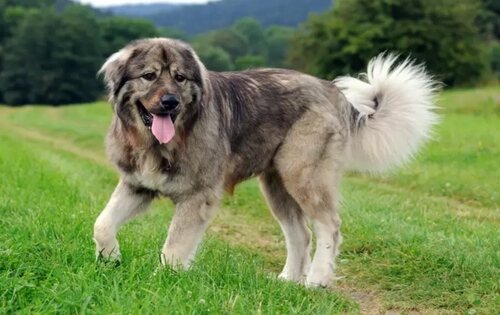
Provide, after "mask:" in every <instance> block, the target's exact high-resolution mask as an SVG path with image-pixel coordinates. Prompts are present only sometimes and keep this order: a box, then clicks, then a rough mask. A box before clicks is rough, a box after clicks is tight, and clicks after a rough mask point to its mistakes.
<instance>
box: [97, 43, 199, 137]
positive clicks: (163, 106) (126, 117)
mask: <svg viewBox="0 0 500 315" xmlns="http://www.w3.org/2000/svg"><path fill="white" fill-rule="evenodd" d="M99 73H102V74H104V81H105V83H106V85H107V87H108V92H109V98H110V100H111V102H112V103H113V108H114V111H115V113H116V114H117V115H118V117H119V119H121V120H122V121H124V122H125V123H126V124H142V125H143V126H144V127H146V128H148V129H151V132H152V133H153V134H154V136H155V137H156V139H158V141H159V142H160V143H167V142H169V141H170V140H171V139H172V138H173V137H174V135H175V125H174V123H175V122H176V119H181V118H182V117H183V116H185V115H187V113H189V112H190V111H191V112H192V111H195V110H196V106H198V105H199V102H200V101H201V99H202V95H203V90H204V88H205V87H206V69H205V67H204V66H203V64H202V63H201V62H200V60H199V58H198V57H197V55H196V54H195V52H194V51H193V49H192V48H191V47H190V46H189V45H188V44H186V43H184V42H181V41H178V40H173V39H168V38H152V39H142V40H138V41H134V42H132V43H130V44H129V45H127V46H126V47H124V48H123V49H121V50H120V51H118V52H117V53H115V54H113V55H112V56H111V57H109V58H108V60H107V61H106V62H105V63H104V65H103V66H102V68H101V70H99Z"/></svg>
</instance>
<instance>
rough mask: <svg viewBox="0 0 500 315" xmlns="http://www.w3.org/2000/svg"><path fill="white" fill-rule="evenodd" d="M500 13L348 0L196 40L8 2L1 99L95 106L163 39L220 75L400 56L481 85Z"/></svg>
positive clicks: (0, 2) (1, 39) (495, 63)
mask: <svg viewBox="0 0 500 315" xmlns="http://www.w3.org/2000/svg"><path fill="white" fill-rule="evenodd" d="M290 2H291V3H293V1H290ZM499 12H500V6H499V5H498V4H497V1H493V0H491V1H490V0H461V1H460V2H457V1H455V0H440V1H435V0H410V1H408V0H338V1H335V6H333V7H332V8H331V9H329V10H327V11H325V12H323V13H320V14H315V15H311V16H310V17H309V18H308V19H307V21H305V23H303V24H302V25H301V26H300V27H298V28H292V27H286V26H275V25H272V23H269V26H265V27H264V26H262V24H261V23H260V22H259V21H258V20H256V19H254V18H251V17H247V18H242V19H239V20H237V21H236V22H235V23H234V24H233V25H231V26H230V27H226V28H223V29H219V30H215V31H211V32H208V33H203V34H200V35H196V36H188V35H186V33H185V32H183V31H182V30H177V29H171V28H158V27H156V26H155V25H154V24H153V22H151V21H149V20H144V19H131V18H127V17H119V16H111V15H109V14H105V13H102V12H99V11H96V10H94V9H92V8H91V7H88V6H83V5H80V4H75V3H72V2H71V1H69V0H0V103H4V104H10V105H20V104H54V105H60V104H71V103H82V102H90V101H94V100H96V99H98V98H100V97H102V95H103V87H102V84H101V83H100V81H99V80H98V79H96V72H97V70H98V69H99V67H100V65H101V64H102V63H103V61H104V60H105V58H106V57H107V56H109V55H110V54H112V53H113V52H114V51H116V50H118V49H119V48H121V47H122V46H124V45H125V44H126V43H128V42H129V41H131V40H133V39H137V38H143V37H156V36H166V37H175V38H180V39H183V40H186V41H188V42H190V43H191V44H192V45H193V46H194V48H195V50H196V51H197V52H198V53H199V55H200V57H201V59H202V60H203V62H204V63H205V64H206V65H207V67H208V68H209V69H210V70H217V71H225V70H242V69H248V68H255V67H264V66H272V67H287V68H295V69H298V70H302V71H305V72H308V73H311V74H313V75H317V76H320V77H323V78H326V79H332V78H334V77H335V76H337V75H339V74H353V73H357V72H359V71H361V70H362V69H363V68H364V67H365V64H366V62H367V60H368V59H369V58H370V57H372V56H374V55H376V54H378V53H379V52H381V51H386V50H390V51H398V52H400V53H401V54H402V55H404V56H409V55H410V56H412V57H414V58H416V59H417V60H418V61H421V62H426V63H427V64H428V66H429V68H430V70H431V72H432V73H434V74H435V75H436V77H437V78H438V79H440V80H442V81H443V82H444V83H446V84H447V85H448V86H453V85H471V84H478V83H479V82H484V81H486V80H492V79H493V80H494V79H495V78H498V74H499V73H500V46H499V44H498V43H499V42H498V39H499V33H500V18H499Z"/></svg>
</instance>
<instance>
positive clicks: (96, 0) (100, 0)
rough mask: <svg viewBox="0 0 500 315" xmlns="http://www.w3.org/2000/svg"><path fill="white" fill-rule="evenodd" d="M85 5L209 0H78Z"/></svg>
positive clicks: (203, 1) (202, 1) (203, 0)
mask: <svg viewBox="0 0 500 315" xmlns="http://www.w3.org/2000/svg"><path fill="white" fill-rule="evenodd" d="M78 1H80V2H82V3H85V4H91V5H92V6H94V7H107V6H111V5H120V4H132V3H133V4H137V3H159V2H165V3H206V2H208V0H78Z"/></svg>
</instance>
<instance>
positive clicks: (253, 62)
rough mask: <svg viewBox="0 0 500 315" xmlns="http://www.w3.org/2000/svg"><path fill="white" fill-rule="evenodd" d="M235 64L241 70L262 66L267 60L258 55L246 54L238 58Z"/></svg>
mask: <svg viewBox="0 0 500 315" xmlns="http://www.w3.org/2000/svg"><path fill="white" fill-rule="evenodd" d="M234 65H235V66H236V68H237V69H241V70H245V69H253V68H262V67H264V66H265V65H266V60H265V59H264V57H262V56H258V55H245V56H241V57H238V58H236V60H235V63H234Z"/></svg>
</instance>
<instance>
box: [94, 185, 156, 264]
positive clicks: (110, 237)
mask: <svg viewBox="0 0 500 315" xmlns="http://www.w3.org/2000/svg"><path fill="white" fill-rule="evenodd" d="M150 201H151V198H150V197H148V196H143V195H138V194H136V193H134V192H133V191H131V190H130V188H129V187H128V186H127V184H124V183H123V182H121V181H120V183H118V185H117V186H116V188H115V191H114V192H113V194H112V195H111V198H110V200H109V201H108V204H107V205H106V207H105V208H104V210H103V211H102V212H101V214H100V215H99V216H98V217H97V220H96V221H95V224H94V242H95V243H96V257H97V259H99V258H104V259H108V260H120V259H121V253H120V246H119V244H118V241H117V240H116V234H117V232H118V229H119V228H120V226H122V225H123V223H125V222H126V221H127V220H128V219H130V218H131V217H133V216H134V215H136V214H138V213H139V212H141V211H143V210H145V209H146V208H147V206H148V205H149V202H150Z"/></svg>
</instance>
